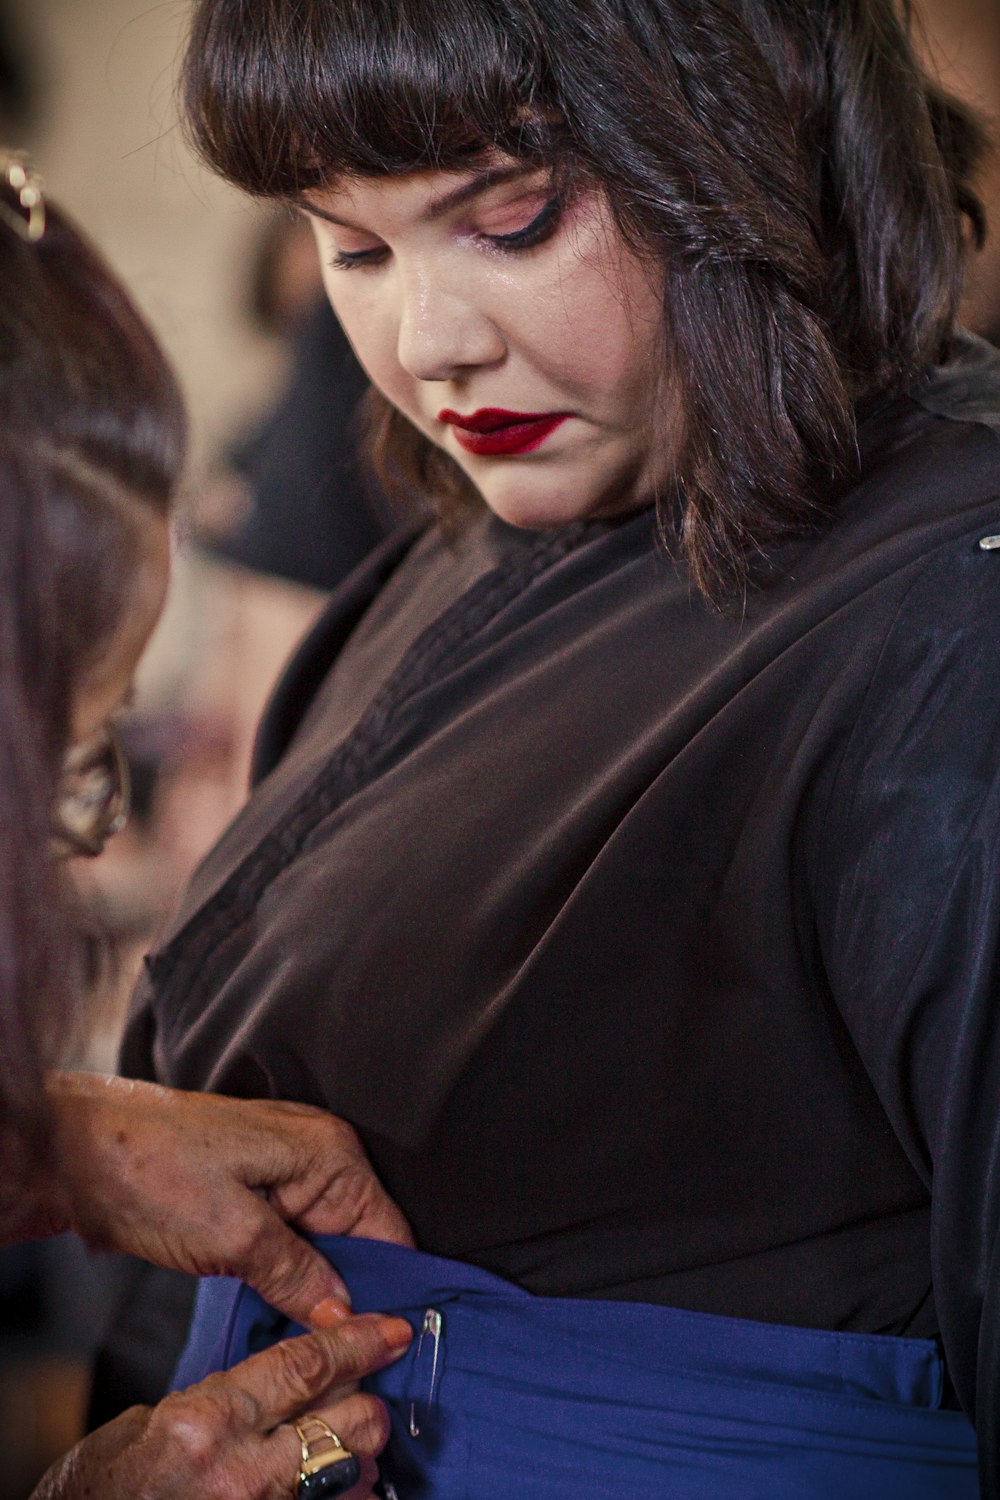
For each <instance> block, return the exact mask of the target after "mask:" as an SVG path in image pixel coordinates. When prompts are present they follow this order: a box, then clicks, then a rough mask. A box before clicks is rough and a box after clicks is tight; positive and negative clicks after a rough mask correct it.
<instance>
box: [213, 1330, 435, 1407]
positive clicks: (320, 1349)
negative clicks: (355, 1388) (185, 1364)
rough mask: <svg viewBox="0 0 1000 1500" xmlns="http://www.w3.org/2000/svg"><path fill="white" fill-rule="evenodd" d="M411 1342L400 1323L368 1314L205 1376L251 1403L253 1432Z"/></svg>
mask: <svg viewBox="0 0 1000 1500" xmlns="http://www.w3.org/2000/svg"><path fill="white" fill-rule="evenodd" d="M412 1337H413V1330H412V1329H411V1327H410V1325H409V1323H407V1322H405V1321H404V1320H403V1319H402V1318H383V1317H379V1316H377V1315H375V1314H372V1313H368V1314H365V1315H364V1316H363V1317H359V1318H349V1319H348V1320H347V1322H345V1323H341V1324H340V1326H339V1327H337V1328H333V1329H330V1330H329V1331H324V1332H322V1333H308V1334H303V1335H301V1337H299V1338H293V1339H285V1340H284V1341H283V1342H282V1343H280V1344H275V1345H274V1347H273V1348H271V1349H265V1350H264V1352H263V1353H262V1354H255V1355H253V1356H252V1357H251V1358H250V1359H247V1360H244V1361H243V1363H242V1364H239V1365H236V1366H234V1368H233V1369H232V1370H230V1371H229V1372H228V1373H227V1374H226V1375H222V1376H211V1377H209V1378H210V1379H212V1380H217V1381H224V1382H226V1385H227V1389H228V1391H229V1392H231V1393H232V1394H234V1395H237V1394H238V1395H241V1396H242V1397H243V1398H244V1399H245V1400H249V1401H250V1402H252V1403H254V1406H255V1409H256V1413H257V1420H256V1422H255V1424H254V1425H255V1426H257V1428H258V1430H259V1431H267V1430H268V1429H269V1428H271V1427H275V1426H277V1424H278V1423H279V1422H283V1421H286V1420H287V1418H288V1417H290V1416H292V1415H294V1414H295V1413H297V1412H301V1411H304V1410H306V1409H307V1408H308V1407H309V1406H310V1405H312V1404H313V1403H314V1402H315V1401H317V1400H319V1399H321V1398H322V1397H323V1396H325V1394H326V1392H328V1391H329V1390H331V1389H332V1388H333V1387H335V1386H338V1385H344V1384H346V1383H348V1382H351V1381H355V1380H360V1379H361V1378H362V1376H364V1375H370V1374H371V1373H372V1372H373V1371H375V1370H381V1369H382V1368H383V1367H384V1366H385V1365H388V1364H391V1363H392V1362H393V1360H396V1359H398V1358H399V1356H400V1355H401V1354H402V1353H403V1351H404V1350H405V1349H406V1348H408V1346H409V1343H410V1340H411V1339H412Z"/></svg>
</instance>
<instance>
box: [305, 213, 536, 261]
mask: <svg viewBox="0 0 1000 1500" xmlns="http://www.w3.org/2000/svg"><path fill="white" fill-rule="evenodd" d="M562 210H563V205H562V200H561V199H560V198H559V197H558V196H555V197H552V198H550V199H549V201H548V203H546V205H545V207H544V208H542V209H541V210H540V211H539V212H538V213H537V214H536V215H535V217H534V218H533V219H532V220H531V222H530V223H528V224H525V226H524V228H523V229H515V230H514V231H513V232H512V233H510V234H484V235H480V236H479V238H480V240H482V241H483V242H484V243H485V244H486V245H488V246H490V247H492V248H493V249H494V250H498V251H499V252H500V253H501V254H504V255H516V254H518V253H519V252H521V251H524V250H533V249H534V248H535V246H536V245H542V244H544V243H545V241H546V240H547V239H550V238H551V237H552V235H553V234H555V232H556V230H557V229H558V227H559V221H560V218H561V217H562ZM387 254H388V247H387V246H384V245H379V246H376V247H374V248H373V249H371V250H338V251H336V252H335V253H334V254H333V255H332V256H331V258H330V265H331V266H332V267H333V268H334V270H336V271H351V270H354V269H355V268H356V267H362V266H378V265H381V264H382V262H383V261H384V260H385V258H386V256H387Z"/></svg>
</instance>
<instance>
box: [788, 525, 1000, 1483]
mask: <svg viewBox="0 0 1000 1500" xmlns="http://www.w3.org/2000/svg"><path fill="white" fill-rule="evenodd" d="M997 529H1000V527H998V528H997ZM998 647H1000V552H987V551H984V550H982V549H981V548H980V547H979V535H978V534H977V535H976V536H974V537H966V538H963V539H962V540H961V541H960V542H957V543H949V544H947V545H946V546H945V547H943V548H941V549H940V550H939V551H938V552H937V553H935V554H934V555H933V557H932V558H931V559H930V560H929V561H928V563H926V564H925V565H924V566H923V567H922V569H921V570H920V571H919V573H918V574H917V576H916V578H915V580H914V582H913V583H912V585H911V586H910V588H909V590H908V592H907V593H906V595H905V597H904V598H903V600H902V602H901V605H900V608H899V610H898V612H897V615H896V618H895V620H894V622H893V624H892V626H891V628H890V630H889V632H888V635H887V637H886V639H885V641H884V643H883V645H882V649H881V652H880V654H879V656H878V659H877V662H876V665H875V668H874V672H873V675H872V678H871V681H870V683H869V685H868V688H867V693H866V696H865V699H864V702H863V705H862V708H861V712H860V714H859V716H858V720H857V722H856V724H855V725H854V727H853V730H852V733H851V738H850V740H849V742H848V745H847V749H846V752H845V754H844V757H843V760H842V762H841V764H840V767H839V769H838V772H837V775H836V778H835V779H834V781H833V783H832V790H831V792H830V795H829V801H828V805H827V807H826V809H825V815H824V822H823V826H822V832H821V835H820V837H819V838H818V839H817V840H816V844H815V852H814V869H813V886H814V891H815V903H816V907H815V909H816V919H817V936H818V941H819V945H820V950H821V953H822V957H823V962H824V964H825V966H826V971H827V976H828V979H829V983H830V986H831V990H832V993H833V995H834V998H835V1000H836V1002H837V1004H838V1005H839V1007H840V1009H841V1012H842V1014H843V1015H844V1017H845V1020H846V1022H847V1025H848V1027H849V1028H850V1031H851V1033H852V1035H853V1038H854V1041H855V1044H856V1046H857V1048H858V1050H859V1052H860V1055H861V1057H862V1059H863V1062H864V1064H865V1066H866V1068H867V1070H868V1072H869V1074H870V1076H871V1078H872V1081H873V1083H874V1086H875V1088H876V1089H877V1091H878V1094H879V1096H880V1098H881V1100H882V1103H883V1105H884V1107H885V1109H886V1111H887V1113H888V1115H889V1118H890V1120H891V1121H892V1124H893V1127H894V1129H895V1130H896V1133H897V1135H898V1136H899V1139H900V1141H901V1142H902V1144H903V1146H904V1148H905V1150H906V1151H907V1153H908V1155H909V1157H910V1159H911V1161H912V1162H913V1164H914V1165H915V1167H916V1169H917V1170H918V1172H919V1173H920V1174H921V1176H922V1177H923V1179H924V1181H925V1182H926V1183H927V1185H928V1188H929V1190H930V1193H931V1203H932V1246H931V1256H932V1266H933V1275H934V1298H935V1304H936V1307H937V1312H938V1317H939V1319H940V1327H941V1330H942V1335H943V1342H944V1348H945V1353H946V1357H947V1361H948V1365H949V1369H950V1372H951V1376H952V1379H953V1381H954V1383H955V1388H956V1390H957V1392H958V1395H959V1398H960V1400H961V1402H962V1404H963V1406H964V1407H965V1409H966V1410H967V1411H968V1412H969V1414H970V1415H971V1416H972V1417H973V1418H974V1420H975V1421H976V1424H977V1428H978V1431H979V1436H980V1447H981V1450H982V1454H983V1474H984V1484H985V1488H984V1491H983V1492H984V1494H986V1495H989V1496H994V1497H996V1496H998V1495H1000V1482H998V1477H997V1476H998V1473H1000V1437H998V1430H997V1414H998V1408H1000V1343H998V1327H1000V1305H998V1296H1000V1288H998V1278H1000V1259H998V1251H997V1239H998V1233H997V1231H998V1226H1000V670H998V668H1000V652H998Z"/></svg>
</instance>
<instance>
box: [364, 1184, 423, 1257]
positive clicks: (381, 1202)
mask: <svg viewBox="0 0 1000 1500" xmlns="http://www.w3.org/2000/svg"><path fill="white" fill-rule="evenodd" d="M351 1234H352V1235H355V1236H356V1237H357V1238H359V1239H366V1240H388V1241H389V1242H390V1243H391V1244H394V1245H406V1246H407V1247H408V1248H409V1249H411V1250H412V1249H415V1248H416V1244H417V1242H416V1240H415V1239H414V1237H413V1230H412V1229H411V1228H410V1226H409V1223H408V1222H407V1220H406V1219H405V1218H404V1216H403V1213H402V1211H401V1209H399V1208H398V1207H397V1205H396V1204H395V1203H394V1202H393V1200H392V1199H391V1198H390V1197H389V1194H388V1193H387V1192H386V1191H385V1189H384V1188H383V1187H382V1185H381V1183H379V1182H378V1181H377V1179H373V1185H372V1189H371V1190H370V1192H369V1194H368V1197H367V1201H366V1202H365V1205H364V1207H363V1209H362V1211H361V1213H360V1214H359V1215H358V1218H357V1220H356V1221H355V1223H354V1225H353V1227H352V1229H351Z"/></svg>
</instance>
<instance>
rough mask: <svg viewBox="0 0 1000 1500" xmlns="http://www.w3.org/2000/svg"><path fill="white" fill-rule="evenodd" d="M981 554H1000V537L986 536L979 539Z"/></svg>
mask: <svg viewBox="0 0 1000 1500" xmlns="http://www.w3.org/2000/svg"><path fill="white" fill-rule="evenodd" d="M979 550H980V552H1000V536H984V537H980V539H979Z"/></svg>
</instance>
